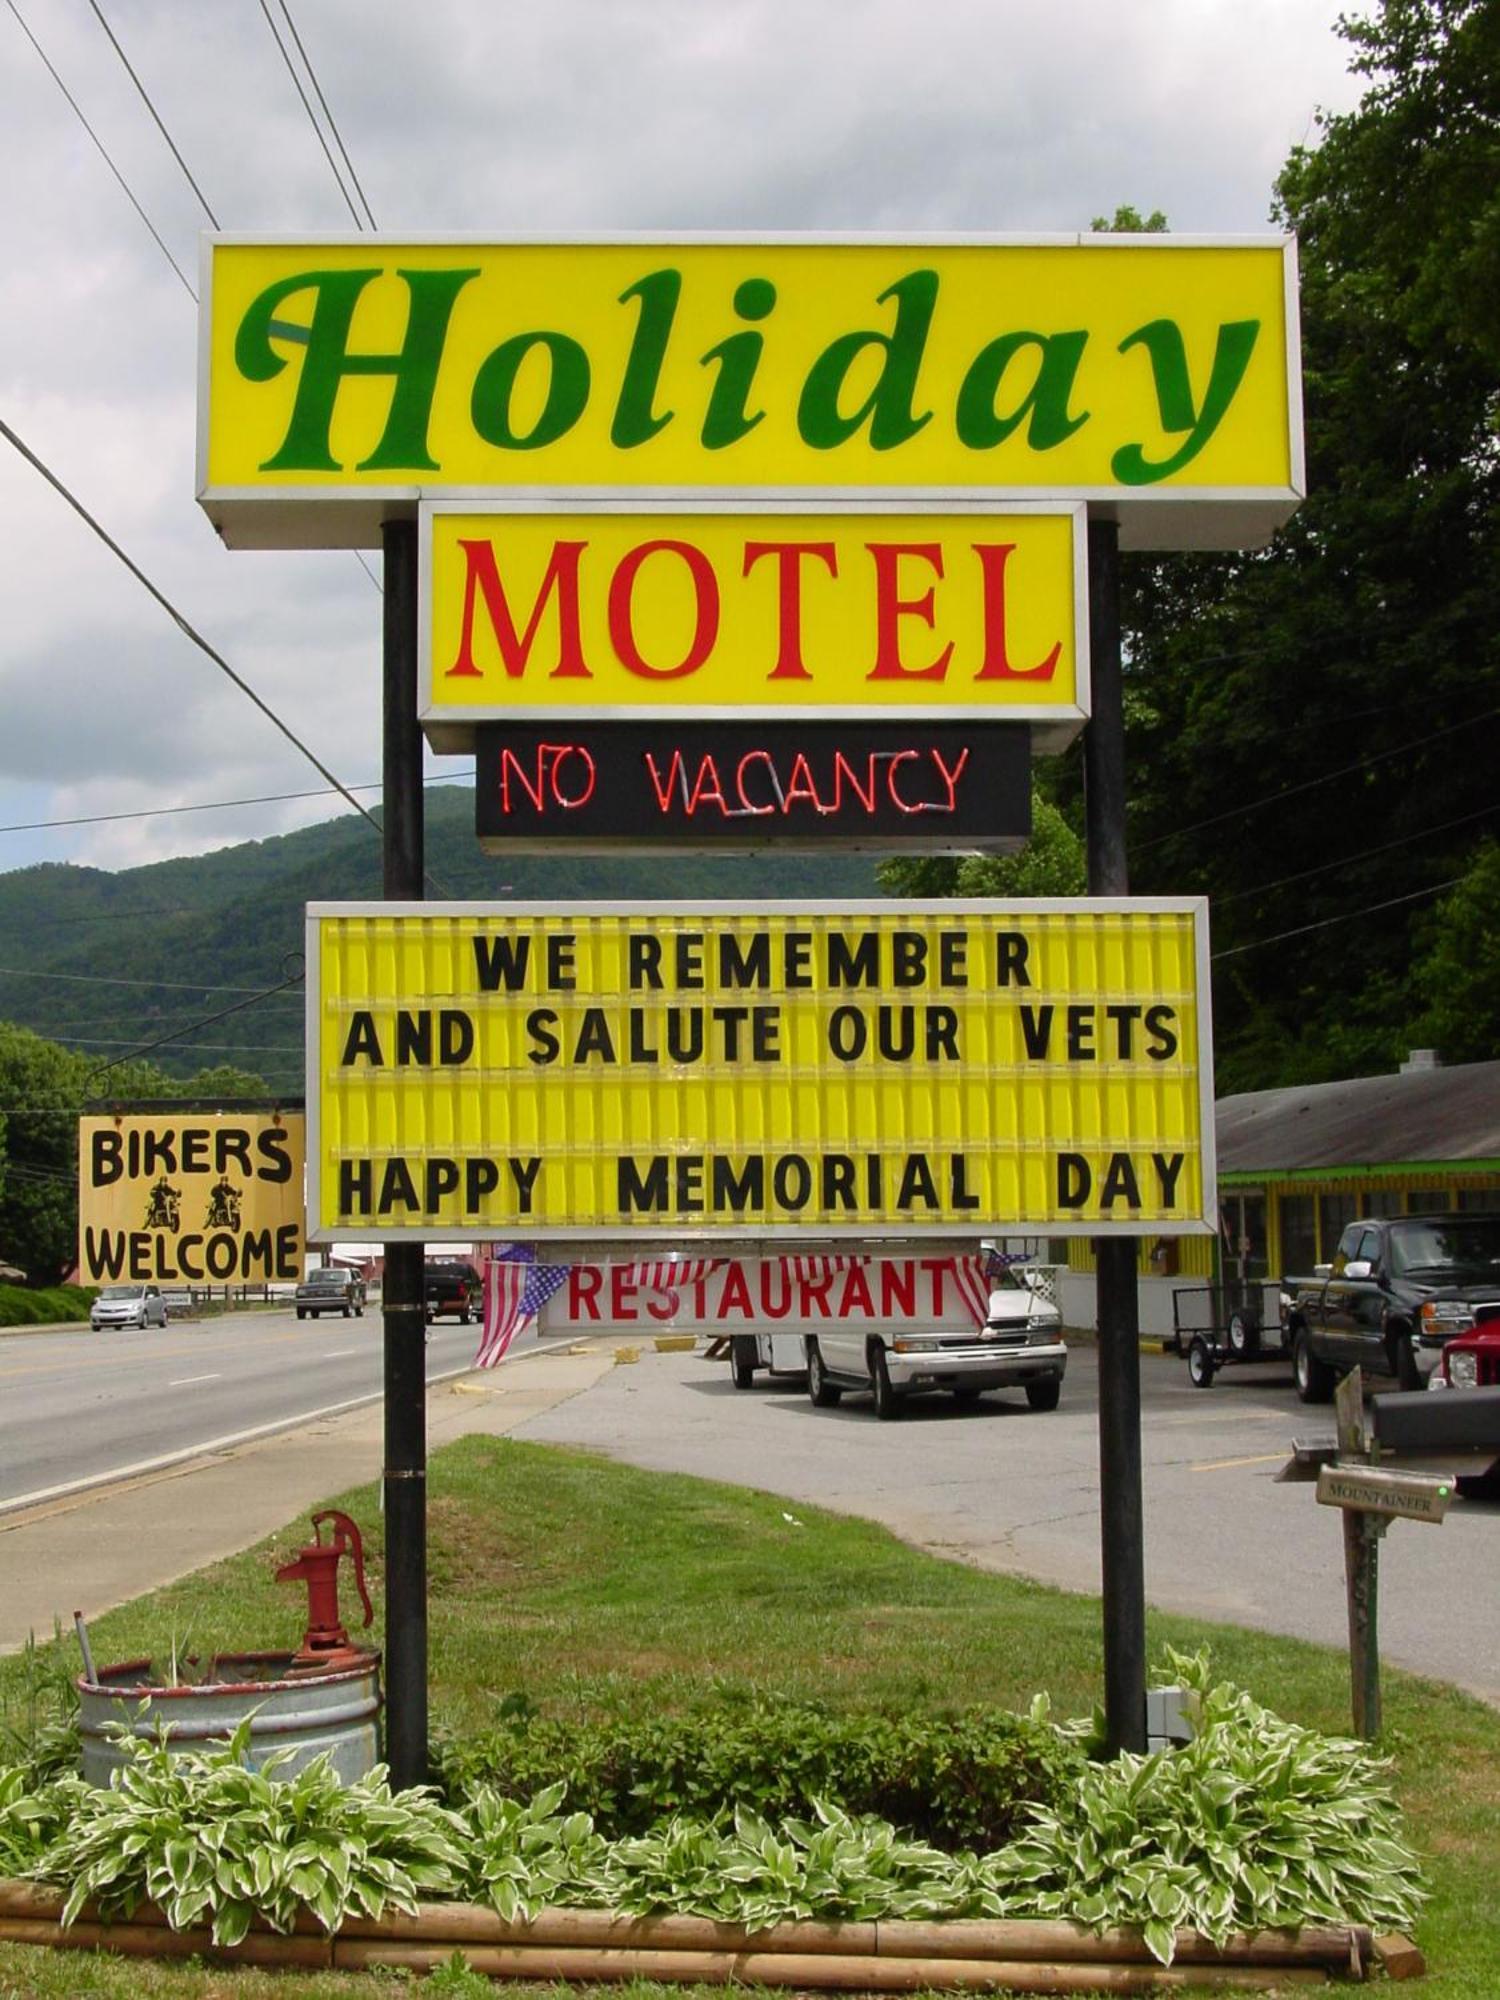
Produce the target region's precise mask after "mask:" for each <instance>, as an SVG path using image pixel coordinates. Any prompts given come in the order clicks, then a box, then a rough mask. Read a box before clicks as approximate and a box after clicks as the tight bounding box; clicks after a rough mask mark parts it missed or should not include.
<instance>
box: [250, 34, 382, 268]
mask: <svg viewBox="0 0 1500 2000" xmlns="http://www.w3.org/2000/svg"><path fill="white" fill-rule="evenodd" d="M260 11H261V12H262V14H264V15H265V17H266V26H267V27H268V28H269V29H270V30H271V39H272V40H273V41H274V42H275V44H276V46H277V48H278V49H280V51H281V60H282V61H283V62H284V63H285V64H286V73H287V75H288V76H289V77H290V78H291V79H292V84H293V86H294V88H295V89H296V92H297V95H298V96H299V97H300V98H301V99H302V109H303V110H304V111H305V112H306V113H307V122H308V124H309V125H311V126H312V128H313V131H314V133H315V134H316V135H317V140H318V144H319V145H320V146H321V147H322V148H323V158H324V159H325V160H326V161H327V162H328V171H329V172H330V173H331V174H332V175H333V178H334V179H335V180H336V181H337V182H338V189H339V193H340V194H341V195H342V196H343V198H344V206H345V208H347V209H348V211H349V213H350V215H351V216H352V217H353V218H354V226H355V228H356V229H361V230H362V229H363V228H364V226H365V225H364V224H363V222H361V220H360V217H359V210H358V209H357V208H356V207H355V206H354V203H353V202H352V201H351V200H350V199H349V190H348V188H346V187H345V186H344V181H343V176H342V175H341V174H340V172H339V170H338V165H337V163H336V161H335V160H334V157H333V154H332V153H331V152H330V151H329V150H328V141H327V140H326V139H325V138H324V137H323V128H322V126H321V125H320V124H319V123H318V120H317V115H316V113H315V112H314V111H313V108H312V105H311V104H310V103H309V102H308V97H307V92H306V91H305V90H304V89H303V88H302V79H301V77H300V76H298V74H297V66H296V64H295V63H294V62H293V61H292V58H291V52H290V50H289V49H288V48H287V45H286V43H285V42H284V41H283V40H282V39H281V30H280V29H279V28H278V27H277V25H276V17H275V15H274V14H273V13H272V12H271V10H270V8H269V7H268V6H267V5H266V0H260ZM299 46H300V45H299Z"/></svg>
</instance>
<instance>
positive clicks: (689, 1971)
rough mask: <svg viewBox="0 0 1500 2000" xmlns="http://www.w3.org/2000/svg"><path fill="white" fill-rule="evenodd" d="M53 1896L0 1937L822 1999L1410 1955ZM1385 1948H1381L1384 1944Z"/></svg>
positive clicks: (444, 1906)
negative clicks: (316, 1911)
mask: <svg viewBox="0 0 1500 2000" xmlns="http://www.w3.org/2000/svg"><path fill="white" fill-rule="evenodd" d="M62 1908H63V1897H62V1895H61V1894H59V1893H58V1892H56V1891H54V1890H50V1889H44V1888H40V1887H38V1886H36V1885H35V1884H32V1883H26V1882H0V1939H3V1940H5V1941H7V1942H10V1943H15V1944H30V1945H45V1946H51V1947H53V1948H56V1949H72V1950H93V1949H102V1950H107V1951H114V1952H119V1953H122V1954H124V1955H127V1956H133V1957H159V1958H183V1957H188V1956H191V1955H193V1954H195V1953H197V1954H202V1955H203V1956H205V1957H209V1958H214V1959H218V1960H221V1961H223V1962H225V1963H229V1964H243V1965H263V1966H284V1967H286V1968H288V1969H291V1968H307V1969H312V1968H319V1969H322V1970H330V1969H332V1970H336V1971H351V1972H352V1971H359V1970H366V1969H369V1968H371V1967H376V1966H386V1967H391V1968H397V1967H404V1968H406V1969H407V1970H409V1971H413V1972H418V1971H430V1970H433V1969H435V1968H436V1967H438V1966H440V1965H442V1964H444V1963H445V1962H446V1961H447V1960H448V1959H450V1958H451V1957H452V1955H453V1953H454V1951H455V1950H460V1951H462V1952H463V1954H464V1956H465V1958H466V1960H467V1961H468V1963H469V1965H470V1966H471V1967H472V1969H473V1970H474V1971H475V1972H478V1973H483V1974H485V1975H486V1976H488V1977H490V1978H493V1979H527V1980H532V1981H537V1982H551V1981H556V1980H567V1981H574V1982H577V1983H579V1984H588V1985H595V1984H600V1983H603V1982H618V1981H623V1980H631V1979H654V1980H660V1981H665V1982H671V1983H677V1984H685V1983H696V1984H712V1985H760V1986H786V1987H796V1988H800V1989H804V1990H807V1989H813V1990H821V1991H829V1992H840V1991H842V1992H864V1993H878V1992H891V1993H900V1992H911V1991H916V1990H938V1991H949V1992H994V1991H1006V1992H1011V1993H1154V1992H1171V1991H1174V1990H1176V1989H1178V1988H1181V1987H1186V1986H1194V1987H1214V1988H1217V1989H1222V1990H1229V1991H1246V1990H1250V1991H1253V1990H1256V1989H1265V1988H1268V1987H1275V1988H1278V1989H1279V1988H1284V1987H1286V1986H1287V1985H1289V1984H1290V1985H1325V1984H1327V1983H1328V1982H1329V1981H1330V1980H1331V1979H1351V1980H1361V1979H1364V1978H1367V1977H1368V1976H1369V1975H1370V1972H1371V1971H1372V1969H1373V1967H1374V1965H1375V1964H1376V1963H1377V1962H1378V1961H1379V1960H1381V1959H1385V1962H1386V1968H1387V1972H1388V1975H1389V1974H1391V1973H1392V1972H1394V1976H1396V1977H1408V1978H1409V1977H1413V1976H1415V1974H1414V1972H1413V1971H1412V1970H1411V1966H1412V1962H1413V1959H1415V1963H1416V1966H1417V1967H1418V1968H1419V1969H1420V1966H1421V1959H1420V1954H1419V1953H1416V1951H1415V1947H1413V1946H1411V1945H1409V1944H1407V1942H1406V1940H1404V1939H1403V1940H1400V1941H1399V1943H1400V1944H1401V1945H1402V1946H1404V1948H1405V1954H1406V1956H1405V1957H1404V1960H1403V1962H1402V1964H1401V1969H1400V1970H1399V1971H1396V1970H1395V1968H1394V1966H1393V1965H1392V1964H1391V1961H1390V1958H1389V1957H1388V1955H1387V1953H1386V1952H1385V1951H1383V1950H1382V1949H1381V1947H1382V1946H1384V1945H1386V1943H1387V1941H1386V1940H1378V1941H1377V1940H1376V1939H1375V1938H1374V1937H1373V1936H1372V1935H1371V1933H1370V1932H1369V1931H1368V1930H1367V1929H1365V1928H1363V1927H1362V1926H1359V1925H1329V1926H1321V1927H1316V1928H1314V1927H1308V1928H1305V1929H1302V1930H1299V1931H1263V1932H1258V1933H1255V1934H1246V1935H1240V1936H1236V1937H1233V1938H1231V1939H1229V1940H1228V1942H1227V1943H1225V1944H1224V1945H1223V1946H1219V1945H1215V1944H1213V1943H1211V1942H1210V1941H1209V1940H1208V1939H1207V1938H1204V1937H1200V1936H1199V1935H1198V1933H1197V1932H1195V1931H1179V1932H1178V1933H1177V1955H1176V1958H1175V1961H1174V1963H1173V1964H1172V1965H1171V1966H1162V1965H1159V1964H1158V1963H1157V1962H1156V1961H1155V1960H1154V1959H1153V1958H1152V1957H1151V1954H1150V1953H1149V1952H1148V1951H1147V1949H1146V1946H1145V1942H1144V1940H1143V1939H1142V1937H1141V1936H1140V1934H1139V1932H1136V1931H1130V1930H1108V1931H1092V1930H1088V1929H1085V1928H1084V1927H1083V1926H1082V1925H1079V1924H1071V1923H1048V1922H1040V1921H1037V1922H1002V1921H999V1920H990V1919H980V1920H968V1921H959V1922H954V1923H916V1922H897V1921H889V1922H871V1923H857V1922H851V1923H784V1924H775V1925H771V1926H769V1927H768V1928H766V1929H764V1930H750V1929H747V1928H746V1927H745V1926H744V1925H741V1924H724V1923H717V1922H715V1921H713V1920H712V1919H710V1918H706V1917H682V1916H659V1917H627V1916H616V1915H614V1914H612V1913H611V1912H609V1911H607V1910H570V1909H548V1910H543V1911H541V1912H540V1913H539V1914H538V1915H537V1916H536V1917H535V1918H534V1919H531V1920H530V1921H526V1920H517V1921H513V1922H508V1921H506V1920H505V1919H503V1918H501V1917H499V1916H497V1915H496V1914H495V1913H494V1911H492V1910H489V1909H486V1908H484V1907H482V1906H480V1905H475V1904H466V1903H423V1904H422V1905H420V1906H419V1908H418V1911H417V1913H416V1915H415V1916H402V1915H396V1916H390V1917H382V1918H379V1919H375V1918H368V1917H349V1918H347V1919H346V1920H345V1922H344V1923H343V1924H342V1926H341V1927H340V1928H339V1930H338V1931H337V1932H335V1933H334V1934H333V1935H332V1936H329V1935H326V1934H325V1933H324V1932H323V1931H322V1929H321V1928H320V1927H319V1926H318V1925H317V1924H316V1922H315V1921H314V1919H313V1918H312V1917H310V1916H308V1915H306V1914H304V1915H303V1916H302V1917H301V1918H300V1919H299V1920H298V1924H297V1927H296V1929H295V1931H294V1932H293V1933H292V1935H290V1936H281V1935H279V1934H278V1933H276V1932H274V1931H271V1930H269V1929H268V1928H267V1927H266V1926H265V1925H263V1924H259V1923H258V1924H256V1925H255V1926H254V1928H252V1930H251V1932H250V1934H249V1936H248V1937H246V1938H245V1939H244V1941H243V1942H242V1943H241V1944H238V1945H234V1946H232V1947H229V1948H227V1949H222V1950H221V1949H218V1948H216V1947H215V1946H214V1944H213V1941H212V1937H211V1936H210V1934H209V1932H208V1931H206V1930H201V1929H198V1930H190V1931H173V1930H171V1929H169V1928H168V1926H167V1922H166V1919H165V1917H164V1916H163V1915H162V1913H161V1912H160V1911H159V1910H157V1909H155V1908H154V1907H152V1906H151V1905H149V1904H142V1905H141V1907H140V1908H139V1909H138V1910H137V1911H136V1912H135V1915H134V1916H133V1917H132V1919H131V1920H130V1921H129V1922H128V1923H124V1922H122V1923H113V1924H105V1923H101V1922H100V1921H99V1920H98V1915H97V1912H96V1911H95V1910H94V1909H93V1908H92V1907H91V1906H86V1907H85V1909H84V1911H83V1913H82V1916H81V1918H80V1920H79V1921H78V1922H77V1923H75V1924H74V1925H72V1926H71V1928H68V1929H65V1928H64V1927H63V1925H62V1923H61V1921H60V1918H61V1915H62ZM1393 1942H1394V1941H1393Z"/></svg>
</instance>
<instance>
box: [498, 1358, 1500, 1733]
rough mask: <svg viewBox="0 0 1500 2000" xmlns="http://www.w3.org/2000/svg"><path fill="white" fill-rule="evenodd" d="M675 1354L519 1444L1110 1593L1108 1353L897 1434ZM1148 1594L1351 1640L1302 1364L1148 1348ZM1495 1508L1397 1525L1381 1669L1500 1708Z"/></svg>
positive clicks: (935, 1403)
mask: <svg viewBox="0 0 1500 2000" xmlns="http://www.w3.org/2000/svg"><path fill="white" fill-rule="evenodd" d="M756 1384H757V1386H756V1387H755V1388H754V1389H751V1390H748V1391H737V1390H735V1389H734V1388H733V1387H732V1386H731V1384H730V1380H729V1371H728V1368H727V1366H725V1365H721V1364H716V1363H713V1362H710V1361H707V1360H706V1359H705V1358H704V1357H703V1356H702V1355H701V1354H662V1355H649V1356H647V1357H644V1358H643V1365H641V1366H638V1367H633V1368H616V1369H614V1370H613V1371H612V1372H611V1373H610V1374H608V1375H606V1376H604V1377H603V1378H601V1380H600V1381H598V1382H597V1383H596V1384H595V1385H594V1386H593V1388H591V1389H590V1390H589V1392H588V1393H587V1394H586V1395H582V1396H575V1397H574V1398H573V1399H572V1400H571V1401H568V1402H565V1403H561V1404H559V1405H558V1406H557V1407H556V1408H554V1409H552V1410H550V1411H547V1412H545V1413H544V1414H542V1415H540V1416H537V1417H535V1418H533V1419H531V1420H530V1421H529V1422H527V1423H525V1424H523V1425H521V1426H520V1427H518V1430H517V1432H516V1435H517V1436H521V1437H526V1438H531V1439H535V1440H538V1441H545V1442H555V1443H561V1444H573V1445H581V1446H585V1447H587V1448H588V1449H590V1450H594V1451H602V1452H606V1453H608V1454H610V1455H611V1456H614V1457H617V1458H621V1459H625V1460H628V1461H629V1462H630V1463H632V1464H635V1465H641V1466H645V1467H647V1468H650V1469H654V1470H661V1471H674V1472H689V1473H696V1474H698V1475H700V1476H701V1477H704V1478H708V1479H719V1480H727V1481H729V1482H731V1483H732V1484H736V1485H744V1486H754V1487H758V1488H760V1489H762V1490H764V1491H769V1492H772V1493H778V1494H782V1495H784V1496H785V1497H786V1498H787V1499H788V1501H790V1502H792V1503H796V1502H798V1501H802V1502H807V1503H813V1504H817V1505H820V1506H824V1507H830V1508H834V1509H836V1510H838V1511H840V1512H843V1513H848V1514H857V1515H863V1516H865V1517H867V1518H870V1519H873V1520H876V1521H880V1522H883V1523H884V1524H885V1525H886V1526H888V1527H890V1528H891V1529H893V1530H894V1531H895V1532H896V1533H897V1534H899V1535H901V1536H902V1537H903V1538H904V1539H906V1540H908V1541H911V1542H915V1543H917V1544H918V1545H920V1546H921V1547H923V1548H927V1549H931V1550H933V1551H935V1552H936V1553H938V1554H942V1555H947V1556H952V1557H956V1558H959V1559H960V1560H963V1561H968V1562H974V1563H977V1564H979V1565H980V1566H981V1567H983V1568H987V1569H997V1570H1006V1571H1011V1572H1015V1573H1019V1574H1022V1575H1026V1576H1031V1577H1036V1578H1038V1579H1040V1580H1042V1581H1044V1582H1048V1583H1053V1584H1058V1585H1061V1586H1063V1587H1064V1588H1067V1589H1073V1590H1086V1591H1097V1590H1098V1589H1099V1582H1100V1571H1099V1539H1100V1529H1099V1450H1098V1397H1097V1392H1096V1370H1095V1365H1094V1354H1093V1351H1092V1349H1090V1348H1088V1347H1083V1346H1079V1347H1076V1348H1075V1349H1074V1350H1073V1352H1072V1354H1071V1355H1070V1359H1069V1368H1068V1379H1067V1382H1066V1383H1065V1385H1064V1388H1063V1400H1062V1405H1061V1407H1060V1408H1059V1409H1058V1410H1056V1411H1054V1412H1051V1413H1048V1414H1035V1413H1032V1412H1031V1411H1029V1410H1028V1409H1027V1407H1026V1403H1025V1400H1024V1398H1023V1397H1022V1396H1021V1394H1020V1393H1019V1392H1016V1393H1015V1394H1014V1395H1005V1394H1003V1393H1002V1394H997V1395H994V1396H987V1397H986V1398H985V1399H984V1401H983V1402H982V1403H981V1404H979V1405H978V1406H977V1407H976V1408H974V1409H972V1410H960V1409H959V1408H958V1407H957V1406H956V1405H955V1404H954V1403H953V1402H952V1401H951V1400H950V1399H948V1398H946V1397H929V1398H926V1399H923V1400H920V1401H917V1402H914V1403H913V1404H911V1405H910V1406H909V1407H908V1409H907V1411H906V1412H905V1413H904V1414H903V1416H902V1417H901V1419H900V1420H899V1421H898V1422H896V1423H893V1424H882V1423H879V1422H877V1421H876V1419H875V1417H874V1415H873V1413H872V1411H871V1406H870V1400H869V1398H868V1397H858V1398H854V1397H846V1398H845V1400H844V1402H843V1403H842V1404H841V1405H840V1407H839V1408H838V1409H836V1410H815V1409H814V1408H813V1407H812V1405H811V1404H810V1403H809V1402H808V1400H807V1396H806V1393H805V1391H804V1390H803V1389H802V1388H801V1386H800V1384H798V1385H796V1386H791V1385H790V1384H789V1383H788V1381H787V1380H786V1379H785V1378H774V1379H773V1378H768V1377H765V1376H757V1377H756ZM1142 1398H1143V1421H1142V1439H1143V1460H1144V1471H1143V1484H1144V1499H1145V1512H1146V1590H1147V1597H1148V1600H1149V1602H1150V1603H1152V1604H1154V1605H1157V1606H1160V1607H1162V1608H1164V1609H1169V1610H1176V1611H1182V1612H1187V1613H1190V1614H1194V1615H1197V1616H1201V1617H1206V1618H1211V1619H1221V1620H1229V1621H1232V1622H1234V1623H1237V1624H1244V1625H1249V1626H1254V1627H1258V1628H1260V1629H1263V1630H1266V1631H1272V1632H1280V1633H1285V1634H1287V1635H1289V1636H1292V1637H1296V1638H1304V1639H1314V1640H1319V1641H1321V1642H1323V1643H1325V1644H1328V1645H1336V1646H1343V1645H1344V1644H1346V1642H1347V1628H1346V1623H1345V1618H1346V1614H1345V1600H1344V1575H1343V1542H1342V1536H1341V1534H1340V1529H1339V1517H1338V1515H1337V1513H1336V1512H1335V1510H1333V1509H1332V1508H1327V1507H1320V1506H1319V1505H1318V1504H1317V1502H1316V1500H1315V1498H1314V1491H1313V1488H1312V1487H1311V1486H1306V1485H1297V1486H1293V1485H1284V1486H1283V1485H1276V1484H1275V1483H1273V1482H1274V1475H1275V1473H1276V1472H1277V1470H1278V1469H1279V1467H1280V1466H1281V1465H1283V1464H1284V1463H1285V1461H1286V1459H1287V1457H1288V1455H1289V1451H1290V1446H1291V1441H1292V1438H1293V1436H1294V1435H1295V1436H1297V1437H1301V1438H1310V1437H1313V1436H1317V1435H1321V1434H1327V1435H1329V1436H1331V1435H1332V1412H1331V1411H1329V1410H1317V1409H1306V1408H1304V1407H1303V1406H1302V1405H1301V1404H1300V1403H1299V1402H1298V1401H1297V1398H1296V1394H1295V1392H1294V1390H1293V1388H1292V1384H1291V1377H1290V1374H1289V1373H1288V1371H1287V1369H1286V1367H1285V1365H1284V1364H1283V1365H1281V1366H1279V1367H1278V1366H1275V1365H1273V1364H1269V1363H1266V1364H1261V1365H1259V1366H1256V1367H1253V1368H1237V1369H1230V1370H1226V1371H1225V1372H1224V1373H1223V1374H1222V1375H1220V1376H1219V1377H1218V1378H1217V1379H1216V1381H1215V1383H1214V1386H1213V1388H1212V1389H1210V1390H1207V1391H1204V1390H1201V1389H1194V1388H1192V1387H1191V1386H1190V1385H1189V1383H1188V1380H1187V1370H1186V1365H1185V1363H1183V1362H1182V1361H1181V1360H1178V1359H1177V1358H1176V1357H1175V1356H1155V1355H1143V1356H1142ZM1497 1545H1500V1502H1497V1501H1495V1500H1489V1499H1486V1500H1481V1501H1471V1500H1462V1501H1460V1502H1459V1503H1458V1504H1457V1505H1456V1506H1455V1507H1454V1508H1453V1509H1452V1510H1451V1511H1450V1512H1449V1515H1448V1517H1447V1520H1446V1521H1445V1522H1444V1523H1443V1525H1442V1526H1441V1527H1430V1526H1427V1525H1423V1524H1419V1523H1416V1522H1397V1523H1395V1524H1394V1525H1393V1526H1392V1528H1391V1529H1390V1531H1389V1532H1388V1534H1387V1535H1386V1537H1385V1540H1384V1542H1383V1544H1382V1547H1381V1556H1380V1571H1381V1575H1380V1628H1381V1648H1382V1654H1383V1657H1384V1658H1385V1659H1386V1660H1388V1661H1391V1662H1394V1663H1397V1664H1399V1665H1401V1666H1405V1667H1410V1668H1412V1669H1413V1670H1415V1671H1417V1672H1422V1673H1429V1674H1432V1675H1434V1676H1436V1677H1437V1678H1439V1679H1442V1680H1448V1681H1455V1682H1457V1683H1459V1684H1460V1685H1462V1686H1465V1687H1468V1688H1470V1689H1471V1690H1472V1691H1473V1692H1475V1693H1477V1694H1480V1695H1482V1696H1483V1697H1484V1698H1485V1699H1487V1700H1489V1701H1493V1702H1496V1703H1500V1593H1497V1592H1496V1590H1495V1588H1494V1581H1493V1579H1494V1569H1495V1555H1496V1549H1497Z"/></svg>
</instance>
